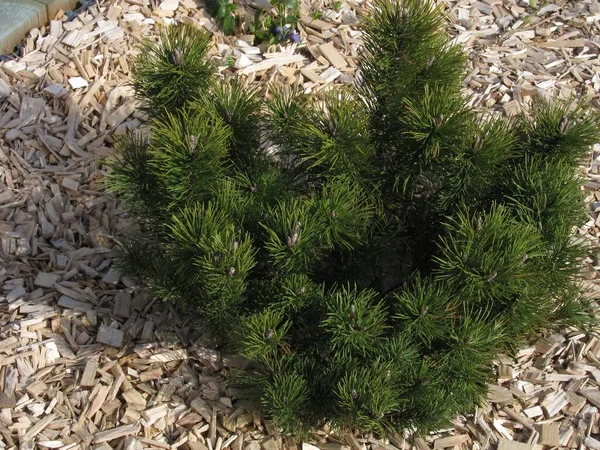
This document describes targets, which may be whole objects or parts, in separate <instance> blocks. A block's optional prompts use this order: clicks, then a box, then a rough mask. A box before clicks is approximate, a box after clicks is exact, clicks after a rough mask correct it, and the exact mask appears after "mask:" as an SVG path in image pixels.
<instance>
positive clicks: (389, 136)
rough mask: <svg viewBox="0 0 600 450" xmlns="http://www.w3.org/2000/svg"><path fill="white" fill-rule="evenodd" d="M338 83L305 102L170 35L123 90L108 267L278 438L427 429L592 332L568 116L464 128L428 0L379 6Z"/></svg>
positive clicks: (579, 130)
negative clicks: (226, 364)
mask: <svg viewBox="0 0 600 450" xmlns="http://www.w3.org/2000/svg"><path fill="white" fill-rule="evenodd" d="M363 30H364V47H365V52H364V55H363V56H362V58H361V60H360V66H359V70H358V72H357V82H356V85H355V87H354V88H353V89H343V88H336V89H332V90H330V91H329V92H327V93H319V94H311V95H304V94H303V93H302V92H300V91H299V90H298V89H293V88H282V87H276V86H270V87H269V88H268V89H267V91H263V90H260V88H258V87H253V86H246V84H245V83H244V82H243V80H241V79H237V78H233V79H222V78H218V77H217V76H215V75H214V73H215V67H214V65H213V64H211V63H210V62H209V59H208V56H207V51H208V49H209V47H210V46H209V38H208V37H207V36H206V35H205V34H203V32H201V31H198V30H196V29H194V28H191V27H190V26H178V27H171V28H169V29H167V30H166V31H164V32H163V35H162V39H161V41H160V43H146V44H145V46H144V47H143V52H142V53H141V55H140V56H139V57H138V58H137V61H136V62H135V68H134V78H133V85H134V87H135V89H136V92H137V93H138V95H139V96H140V97H141V98H142V99H143V100H144V102H145V107H146V109H147V111H148V114H149V121H150V122H149V124H150V129H151V131H150V134H149V138H148V139H144V138H141V137H140V136H129V137H126V138H124V139H123V140H122V141H121V142H120V144H119V146H118V149H119V156H118V158H117V159H115V160H113V161H112V163H110V166H111V170H110V171H109V173H108V176H107V182H108V186H109V188H110V190H111V191H112V192H113V193H115V194H116V195H118V196H119V197H120V198H122V199H123V200H124V201H125V204H126V206H127V208H128V212H129V214H130V216H131V217H132V218H135V219H136V220H137V222H138V223H139V229H140V232H139V233H138V234H135V235H131V236H129V237H128V238H127V239H125V240H124V241H123V248H122V250H123V252H122V256H121V259H120V265H121V267H122V268H123V269H124V270H126V271H127V272H128V273H130V274H134V275H136V276H138V277H139V279H141V280H142V281H143V283H145V285H147V286H148V287H149V288H151V289H152V290H153V292H154V294H155V295H156V296H157V297H158V298H160V299H162V300H164V301H168V302H176V303H177V304H178V305H179V306H180V307H181V308H185V309H186V310H187V311H189V312H190V313H193V314H195V315H196V317H198V318H199V320H202V321H203V323H204V324H210V325H211V328H212V329H213V330H214V331H215V332H216V333H218V334H219V335H220V336H221V337H222V338H223V341H224V342H225V343H226V345H229V346H232V347H233V348H235V349H236V351H238V352H239V353H240V354H242V355H244V356H245V357H246V358H248V359H249V360H250V361H251V363H252V364H251V366H250V368H249V369H248V370H247V371H244V372H242V373H239V374H238V375H237V376H236V378H235V381H236V383H237V384H238V386H241V387H243V388H244V389H243V390H242V392H245V393H246V394H247V398H248V399H249V400H252V401H254V402H255V405H256V406H257V407H258V408H260V409H261V410H262V411H263V412H264V414H265V415H267V416H268V417H271V418H272V419H273V420H274V421H275V423H276V424H278V425H279V426H281V427H282V428H283V429H284V430H285V431H286V432H290V433H299V434H302V433H305V432H307V430H309V429H310V428H311V427H315V426H322V425H324V424H326V423H328V424H330V425H331V426H335V427H342V428H345V429H355V430H356V429H360V430H362V431H363V432H375V433H382V434H384V433H389V432H391V431H394V430H413V431H414V430H417V431H420V432H426V431H427V430H431V429H434V428H436V427H440V426H444V425H447V424H448V423H449V421H450V420H451V419H452V418H453V417H455V415H456V414H460V413H469V412H472V411H473V410H474V408H475V407H476V405H478V404H481V402H482V401H484V399H485V396H486V392H487V384H488V382H490V381H491V380H492V379H493V360H494V357H495V355H497V353H498V352H499V351H500V350H502V351H505V350H507V349H510V348H515V346H517V345H518V344H519V343H520V342H523V341H524V340H525V339H527V337H528V336H531V335H532V334H533V333H539V332H542V331H545V330H549V329H557V328H559V327H565V326H571V325H581V324H584V323H587V321H589V319H590V314H589V311H590V310H589V305H588V303H586V302H585V301H584V300H583V298H582V296H581V294H580V292H581V278H580V275H579V274H580V272H581V269H580V266H581V264H580V261H581V259H582V257H583V256H584V255H585V254H586V248H585V245H584V244H583V243H582V242H581V240H580V239H577V237H576V234H574V230H575V229H576V227H578V226H581V225H582V224H583V223H584V222H585V220H586V213H585V207H584V199H583V196H582V189H581V180H580V178H579V176H578V164H579V163H580V161H581V159H582V157H584V156H585V155H586V152H587V151H588V149H589V147H590V146H591V145H592V144H594V143H595V142H598V141H600V133H599V131H598V117H597V116H596V115H594V114H592V113H591V112H590V110H589V108H588V107H586V105H585V104H583V103H577V104H571V103H568V102H555V103H548V102H541V101H540V102H538V103H537V104H536V105H535V107H534V108H533V109H532V111H530V113H529V114H526V115H525V114H524V115H521V116H518V117H515V118H513V119H507V118H500V117H497V116H494V115H489V114H488V115H484V114H480V113H477V112H476V111H475V110H474V109H473V108H472V107H470V106H469V98H468V97H467V96H466V95H464V93H463V92H462V91H461V87H462V82H463V79H464V76H465V56H464V55H463V53H462V51H461V49H460V48H459V47H457V46H455V45H451V44H450V42H449V39H448V37H447V32H446V30H445V23H444V19H443V16H442V15H441V14H440V12H439V11H438V10H437V9H436V8H435V7H434V6H433V5H432V3H431V2H428V1H424V0H401V1H396V0H377V1H376V3H375V6H374V7H373V8H372V10H371V11H370V13H369V14H368V16H367V17H365V18H364V21H363Z"/></svg>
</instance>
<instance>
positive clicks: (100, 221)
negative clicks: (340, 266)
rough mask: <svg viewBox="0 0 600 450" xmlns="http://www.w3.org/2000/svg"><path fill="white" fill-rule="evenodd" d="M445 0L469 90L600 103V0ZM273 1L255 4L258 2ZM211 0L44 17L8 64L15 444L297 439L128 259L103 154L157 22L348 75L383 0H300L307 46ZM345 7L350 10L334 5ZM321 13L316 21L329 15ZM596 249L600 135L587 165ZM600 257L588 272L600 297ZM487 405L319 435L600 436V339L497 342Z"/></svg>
mask: <svg viewBox="0 0 600 450" xmlns="http://www.w3.org/2000/svg"><path fill="white" fill-rule="evenodd" d="M530 2H531V3H533V0H529V2H527V1H516V0H483V1H475V0H439V1H438V3H439V4H440V6H442V7H443V8H445V9H446V12H447V14H448V18H449V21H450V28H451V30H452V34H453V37H454V39H455V41H456V42H457V43H460V44H461V45H463V46H464V47H465V49H466V51H467V53H468V54H469V75H468V77H467V80H466V83H465V90H466V91H467V92H469V93H471V94H473V104H474V105H475V106H477V107H481V108H487V109H492V110H495V111H498V112H500V113H502V114H507V115H512V114H515V113H517V112H520V111H521V110H522V108H526V107H527V105H528V103H530V102H531V100H532V99H533V98H535V97H538V96H541V97H561V98H566V97H569V96H572V95H578V96H584V97H585V98H587V99H588V100H589V101H590V102H591V104H592V105H593V106H594V107H595V108H598V109H600V62H599V60H598V54H599V51H600V4H599V3H598V2H597V1H596V0H591V1H590V0H580V1H564V0H557V1H556V2H555V3H550V2H547V1H546V2H544V1H538V2H537V5H536V7H535V8H534V7H532V6H530V5H528V3H530ZM261 3H263V4H264V1H257V4H254V3H248V4H247V3H244V2H240V3H239V7H240V8H239V10H240V11H242V12H244V13H247V14H248V15H249V16H251V15H252V14H253V11H254V8H255V7H259V6H260V5H261ZM202 6H203V4H202V1H201V0H165V1H162V2H160V1H155V0H152V1H150V0H110V1H109V0H107V1H103V2H99V3H98V4H97V5H96V6H92V7H90V8H89V9H88V10H87V11H86V12H84V13H82V14H80V15H79V16H77V17H76V18H75V19H74V20H72V21H66V20H65V18H64V16H62V14H60V13H59V15H58V16H57V17H56V20H52V21H51V22H50V24H49V25H48V26H46V27H44V28H42V29H33V30H32V31H31V32H30V33H29V35H28V37H27V38H26V40H25V42H24V45H23V48H22V50H21V54H20V55H18V57H16V58H5V59H4V62H1V63H0V243H1V248H0V286H1V290H0V449H17V448H20V449H34V448H40V449H74V450H75V449H88V448H92V449H96V450H109V449H111V448H114V449H125V450H139V449H175V448H182V449H190V450H225V449H231V450H242V449H248V450H284V449H288V448H289V449H294V448H296V447H297V445H298V444H297V443H296V442H295V441H294V440H293V439H290V438H289V437H282V436H281V435H280V434H279V432H278V430H277V429H276V428H275V427H274V426H273V424H271V423H270V422H269V421H265V420H264V419H262V418H261V417H259V416H256V415H253V414H252V413H251V412H248V411H246V409H245V408H244V406H243V405H242V404H240V403H238V402H236V401H235V400H234V397H235V392H232V390H230V389H227V388H226V386H225V383H224V382H225V380H226V379H227V375H228V372H229V371H230V370H231V369H233V368H238V367H243V365H244V361H243V359H241V358H239V357H236V356H234V355H230V354H222V353H220V352H218V351H216V350H213V348H214V347H212V346H211V343H210V341H209V340H207V338H206V337H205V336H202V335H200V334H199V333H198V331H197V330H195V329H194V327H193V324H192V323H191V322H190V321H189V319H188V318H187V317H185V316H182V315H180V314H179V313H178V312H177V311H176V310H174V309H173V308H171V307H169V306H166V305H163V304H159V303H157V302H156V301H155V300H154V299H152V297H151V296H150V295H149V294H148V293H147V292H145V291H144V290H143V289H140V288H139V287H138V286H136V284H135V283H134V282H133V281H132V280H130V279H128V278H127V277H125V276H123V275H122V274H120V273H119V272H118V271H117V270H116V269H115V268H114V267H113V266H112V257H113V256H114V254H113V250H112V247H113V246H114V244H115V239H116V238H118V236H119V235H121V234H122V233H123V232H124V230H126V229H127V227H128V226H129V224H128V222H127V219H126V216H125V213H124V211H123V209H122V207H121V205H120V204H119V203H118V202H117V201H116V200H115V199H114V198H113V197H111V196H110V195H107V194H106V193H105V192H104V191H103V187H102V185H101V179H102V176H103V166H102V159H103V158H105V157H107V156H109V155H111V153H112V151H113V143H114V141H115V138H116V137H117V136H119V135H120V134H122V133H123V132H125V131H126V130H131V129H137V128H139V127H141V126H143V123H144V117H143V115H142V113H140V112H139V109H138V106H139V105H138V103H137V100H135V99H134V98H133V95H132V94H133V92H132V89H131V88H130V87H129V86H128V84H127V82H128V80H129V74H130V63H131V60H132V57H133V56H134V55H135V54H136V52H137V51H138V50H137V48H138V45H139V43H140V41H141V39H142V36H144V35H148V36H156V35H157V29H158V26H159V25H163V24H167V25H168V24H172V23H174V22H180V21H185V22H190V23H193V24H196V26H198V27H203V28H205V29H207V30H208V31H210V32H211V33H213V39H214V43H215V46H214V51H213V57H214V58H215V60H216V61H217V62H218V64H219V72H220V73H221V74H222V75H223V76H230V75H232V74H236V73H237V74H243V75H245V76H246V77H247V79H248V81H249V82H255V83H260V84H263V85H266V84H268V83H283V84H295V85H298V86H301V87H302V88H303V89H304V90H305V91H306V92H307V93H308V92H316V91H320V90H324V89H328V88H329V87H330V86H331V85H333V84H352V83H353V81H354V75H355V69H356V65H357V63H356V59H357V57H358V55H359V54H360V51H361V43H362V41H361V32H360V27H359V17H360V14H362V13H363V12H364V11H365V10H366V9H368V2H364V1H363V0H347V1H342V2H341V3H340V4H335V5H333V2H331V4H330V3H329V2H328V0H324V1H321V2H301V5H300V6H301V11H302V17H303V18H302V20H301V21H300V24H299V31H300V36H301V38H302V42H301V43H300V44H299V45H291V46H287V47H275V48H266V47H265V46H253V45H252V39H251V37H250V36H248V35H242V36H238V37H226V36H223V35H222V34H221V33H220V32H219V31H218V27H217V26H216V25H215V23H214V21H213V19H212V18H210V17H209V16H208V15H207V14H206V12H205V10H204V9H202ZM334 6H336V8H334ZM315 11H320V13H321V17H320V18H319V19H314V18H313V13H314V12H315ZM582 173H583V174H584V176H586V177H587V180H588V181H587V183H586V184H585V189H586V193H587V194H588V200H589V204H590V220H589V222H588V223H587V224H586V226H585V227H584V228H583V229H581V230H579V234H580V235H581V237H582V238H584V239H586V240H588V242H590V246H591V247H590V248H592V246H597V244H598V238H599V233H600V214H599V212H600V145H596V146H595V147H594V150H593V152H592V154H591V155H590V159H589V164H587V165H586V166H585V167H582ZM599 257H600V253H594V252H592V251H591V254H590V257H589V258H588V259H587V260H586V263H585V276H586V279H587V280H588V281H587V284H588V288H589V290H590V293H589V295H592V296H593V297H594V298H596V297H598V295H599V294H600V285H599V284H597V283H596V279H597V277H598V269H599V268H600V262H599ZM497 373H498V382H497V383H496V384H494V385H493V386H490V395H489V399H488V400H489V401H488V404H487V405H486V406H485V407H482V408H480V409H479V410H478V411H477V412H476V413H475V414H474V415H473V416H470V417H459V418H457V419H456V420H455V422H454V424H453V425H454V428H452V429H449V430H440V431H439V432H438V433H434V434H432V435H430V436H428V437H427V439H415V440H414V441H413V440H410V439H404V438H402V437H400V436H391V437H390V439H389V440H385V441H381V440H377V439H375V438H373V437H368V436H354V435H350V434H346V435H343V436H340V435H337V434H335V433H333V432H330V430H327V429H325V430H317V431H315V432H314V433H313V434H312V437H311V439H310V443H308V442H305V443H303V444H302V447H303V449H304V450H314V449H316V448H319V449H325V450H342V449H343V450H346V449H348V450H350V449H353V450H367V448H370V449H373V450H381V449H385V450H397V449H409V448H417V449H419V450H420V449H429V448H436V449H441V448H456V449H471V448H475V449H493V448H498V449H500V450H527V449H542V448H548V449H549V448H578V449H584V448H589V449H600V425H599V418H600V413H599V410H598V408H600V389H599V388H600V341H599V340H598V338H597V337H595V336H592V335H588V334H585V333H580V332H577V331H572V330H565V331H564V333H561V334H553V335H551V336H547V337H544V338H543V339H540V340H538V341H537V342H533V343H532V344H531V346H530V347H528V348H525V349H522V350H521V351H520V353H519V354H518V355H517V358H516V359H511V358H508V357H507V356H503V355H501V356H499V357H498V361H497Z"/></svg>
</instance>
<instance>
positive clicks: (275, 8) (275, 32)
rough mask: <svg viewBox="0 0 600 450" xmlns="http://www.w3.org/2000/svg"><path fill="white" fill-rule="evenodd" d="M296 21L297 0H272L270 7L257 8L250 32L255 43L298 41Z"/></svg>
mask: <svg viewBox="0 0 600 450" xmlns="http://www.w3.org/2000/svg"><path fill="white" fill-rule="evenodd" d="M297 22H298V0H272V1H271V9H270V10H268V11H264V10H258V11H257V12H256V13H255V15H254V23H252V24H251V25H250V32H251V33H252V34H253V35H254V37H255V40H256V42H257V43H261V42H267V43H269V45H273V44H277V43H285V42H300V37H299V35H298V33H297V31H296V24H297Z"/></svg>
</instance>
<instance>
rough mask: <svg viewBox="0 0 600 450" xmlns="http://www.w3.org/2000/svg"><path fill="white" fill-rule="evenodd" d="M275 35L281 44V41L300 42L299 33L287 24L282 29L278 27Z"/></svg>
mask: <svg viewBox="0 0 600 450" xmlns="http://www.w3.org/2000/svg"><path fill="white" fill-rule="evenodd" d="M275 35H276V36H277V40H278V41H279V42H281V41H287V40H290V39H291V40H293V41H294V42H296V43H299V42H300V36H299V35H298V33H297V32H296V30H295V29H294V28H292V26H291V25H290V24H285V25H284V26H283V28H282V27H280V26H278V27H276V28H275Z"/></svg>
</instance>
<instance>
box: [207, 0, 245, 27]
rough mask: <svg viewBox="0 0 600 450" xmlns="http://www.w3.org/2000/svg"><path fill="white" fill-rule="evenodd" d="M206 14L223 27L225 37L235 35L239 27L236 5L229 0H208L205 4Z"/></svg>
mask: <svg viewBox="0 0 600 450" xmlns="http://www.w3.org/2000/svg"><path fill="white" fill-rule="evenodd" d="M206 8H207V11H208V13H209V14H210V15H211V16H213V17H215V18H216V19H217V20H218V21H219V23H220V24H221V26H222V27H223V33H225V34H226V35H232V34H235V32H236V30H237V29H238V27H239V22H240V18H239V17H238V16H236V14H235V11H236V10H237V5H236V4H235V3H233V1H231V0H208V1H207V2H206Z"/></svg>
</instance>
